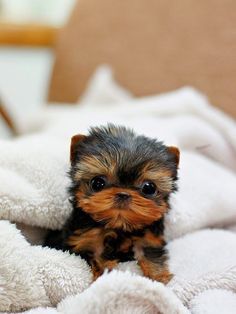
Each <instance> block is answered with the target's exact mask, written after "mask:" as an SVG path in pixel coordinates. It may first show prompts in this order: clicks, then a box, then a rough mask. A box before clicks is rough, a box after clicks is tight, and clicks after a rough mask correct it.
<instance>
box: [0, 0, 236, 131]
mask: <svg viewBox="0 0 236 314" xmlns="http://www.w3.org/2000/svg"><path fill="white" fill-rule="evenodd" d="M235 50H236V3H235V1H233V0H224V1H220V0H216V1H214V3H213V2H212V1H210V0H206V1H201V2H196V1H194V0H182V1H181V2H176V1H162V0H148V1H146V0H126V1H122V2H121V1H117V0H79V1H76V0H34V1H32V0H0V137H8V136H11V135H14V134H17V127H16V126H15V125H14V121H17V119H18V118H20V117H22V116H23V115H25V114H26V112H27V114H28V113H30V112H34V111H35V110H36V109H37V108H39V107H40V106H42V105H43V104H46V103H55V102H56V103H66V104H73V103H76V102H77V101H78V99H79V97H80V95H81V94H82V93H83V91H84V90H85V88H86V84H87V82H88V80H89V78H90V77H91V75H92V73H93V72H94V71H95V69H96V68H97V66H99V65H100V64H109V65H111V67H112V68H113V70H114V74H115V78H116V80H117V81H118V82H119V83H120V84H121V85H122V86H124V87H125V88H126V89H128V90H129V91H131V92H132V94H134V95H135V96H147V95H152V94H156V93H162V92H168V91H171V90H175V89H177V88H179V87H182V86H186V85H187V86H193V87H195V88H197V89H199V90H200V91H202V92H203V93H205V94H206V95H207V96H208V97H209V99H210V102H211V103H212V104H213V105H216V106H217V107H219V108H221V109H223V110H224V111H225V112H227V113H228V114H230V115H231V116H232V117H235V116H236V105H235V98H236V87H235V80H236V51H235Z"/></svg>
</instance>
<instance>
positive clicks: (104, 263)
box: [91, 259, 118, 281]
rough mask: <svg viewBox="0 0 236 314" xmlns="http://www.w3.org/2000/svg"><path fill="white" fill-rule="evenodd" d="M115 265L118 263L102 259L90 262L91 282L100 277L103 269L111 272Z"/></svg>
mask: <svg viewBox="0 0 236 314" xmlns="http://www.w3.org/2000/svg"><path fill="white" fill-rule="evenodd" d="M117 263H118V261H117V260H103V259H96V260H93V261H92V262H91V268H92V272H93V280H94V281H95V280H96V279H97V278H98V277H100V276H101V275H102V274H103V272H104V270H105V269H107V270H108V271H111V270H112V269H113V268H114V267H115V266H116V265H117Z"/></svg>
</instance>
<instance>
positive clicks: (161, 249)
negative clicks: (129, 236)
mask: <svg viewBox="0 0 236 314" xmlns="http://www.w3.org/2000/svg"><path fill="white" fill-rule="evenodd" d="M134 253H135V258H136V260H137V261H138V264H139V266H140V267H141V269H142V271H143V274H144V275H145V276H146V277H148V278H151V279H153V280H157V281H160V282H162V283H164V284H167V283H168V282H169V281H170V280H171V278H172V274H171V273H170V271H169V268H168V265H167V261H168V256H167V254H166V250H165V242H164V240H163V239H162V238H161V237H157V236H155V235H153V234H150V233H149V234H145V236H144V237H143V238H139V239H136V240H135V241H134Z"/></svg>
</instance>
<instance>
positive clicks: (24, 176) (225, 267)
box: [0, 69, 236, 314]
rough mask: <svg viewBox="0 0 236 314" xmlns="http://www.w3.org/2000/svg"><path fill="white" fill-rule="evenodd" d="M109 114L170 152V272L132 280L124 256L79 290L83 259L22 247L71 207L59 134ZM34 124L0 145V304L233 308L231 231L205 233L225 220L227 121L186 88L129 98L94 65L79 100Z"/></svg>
mask: <svg viewBox="0 0 236 314" xmlns="http://www.w3.org/2000/svg"><path fill="white" fill-rule="evenodd" d="M31 121H32V119H31ZM108 121H109V122H113V123H119V124H123V125H127V126H131V127H133V128H134V129H135V131H136V132H137V133H141V134H146V135H148V136H151V137H157V138H158V139H161V140H164V142H165V143H166V144H168V145H176V146H178V147H179V148H180V149H181V162H180V170H179V177H180V179H179V192H178V193H176V194H175V195H174V196H173V197H172V199H171V204H172V210H171V211H170V212H169V214H168V215H167V217H166V228H165V230H166V238H167V240H168V241H169V244H168V250H169V255H170V261H169V264H170V270H171V272H172V273H173V274H174V275H175V276H174V278H173V279H172V281H171V282H170V283H169V285H168V286H167V287H166V286H164V285H162V284H161V283H158V282H152V281H151V280H149V279H147V278H144V277H142V276H140V275H141V273H140V270H139V269H138V267H137V265H136V263H134V262H130V263H125V264H121V265H119V270H116V271H113V272H111V273H109V274H105V275H103V276H102V277H101V278H99V279H98V280H97V281H96V282H95V283H93V284H92V285H91V286H90V283H91V273H90V269H89V267H88V265H87V264H86V263H85V261H83V260H81V259H80V258H79V257H75V256H73V255H69V254H67V253H63V252H60V251H55V250H51V249H47V248H42V247H41V246H39V245H36V246H35V245H34V246H33V245H31V244H30V243H29V242H31V243H33V244H39V243H40V242H41V241H42V238H43V235H44V230H45V229H46V228H50V229H57V228H61V227H62V225H63V223H64V222H65V220H66V219H67V217H68V216H69V214H70V211H71V208H70V205H69V202H68V199H67V194H66V187H67V186H68V183H69V182H68V177H67V176H66V171H67V170H68V167H69V145H70V137H71V136H72V135H74V134H76V133H86V132H87V129H88V127H89V126H92V125H101V124H104V123H106V122H108ZM34 123H36V124H37V127H40V131H38V132H37V133H34V134H31V135H24V136H21V137H19V138H18V139H15V140H12V141H3V140H1V141H0V151H1V154H0V182H1V184H0V219H2V221H0V311H2V312H4V311H7V312H10V311H12V312H16V311H23V310H26V309H30V308H35V307H40V308H38V309H33V310H30V312H29V313H35V314H36V313H41V312H42V313H57V312H60V313H65V314H73V313H85V314H86V313H91V314H92V313H140V314H141V313H168V314H170V313H196V314H197V313H214V314H217V313H235V305H236V294H235V292H236V251H235V247H236V234H235V233H234V232H233V231H226V230H217V229H209V228H218V229H219V228H221V229H223V228H224V229H226V228H227V229H232V230H234V229H235V228H234V225H236V193H235V188H236V175H235V170H236V125H235V122H234V121H233V120H232V119H230V118H229V117H227V116H226V115H224V114H223V113H222V112H220V111H218V110H217V109H215V108H213V107H211V106H210V105H209V104H208V101H207V99H206V98H205V97H204V96H202V95H201V94H200V93H198V92H197V91H195V90H193V89H191V88H184V89H180V90H178V91H175V92H172V93H168V94H165V95H160V96H151V97H146V98H142V99H135V98H132V96H131V95H130V94H129V93H127V92H126V91H124V90H122V89H121V88H120V87H119V86H117V85H116V84H115V83H114V82H113V81H112V78H111V74H110V72H109V70H107V69H101V70H99V71H98V73H97V74H96V75H95V77H94V78H93V79H92V81H91V83H90V86H89V88H88V90H87V92H86V93H85V95H84V97H83V99H82V104H81V105H80V106H78V107H75V108H68V107H67V108H66V107H58V108H55V107H54V108H51V109H48V108H45V109H44V110H43V111H42V112H41V113H39V114H38V115H37V117H35V120H34ZM24 128H29V125H27V126H24ZM22 129H23V127H22ZM6 220H9V221H11V222H15V223H17V226H18V228H19V229H21V232H20V231H19V230H18V229H17V228H16V227H15V225H13V224H10V223H9V222H8V221H6ZM201 229H203V230H201ZM22 233H23V234H24V235H25V237H26V239H27V240H28V241H29V242H27V241H26V239H25V238H24V236H23V235H22ZM124 271H125V272H124ZM131 272H132V273H133V274H132V273H131ZM219 300H220V301H219ZM46 307H50V308H46Z"/></svg>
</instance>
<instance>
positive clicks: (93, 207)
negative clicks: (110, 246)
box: [78, 187, 168, 231]
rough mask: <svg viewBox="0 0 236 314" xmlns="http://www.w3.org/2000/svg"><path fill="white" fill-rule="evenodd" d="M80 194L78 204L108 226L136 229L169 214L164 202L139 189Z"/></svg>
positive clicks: (110, 189)
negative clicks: (89, 194) (87, 195)
mask: <svg viewBox="0 0 236 314" xmlns="http://www.w3.org/2000/svg"><path fill="white" fill-rule="evenodd" d="M78 196H79V197H78V198H79V206H80V207H82V209H83V211H84V212H86V213H88V214H89V215H90V216H91V217H92V218H93V219H94V220H95V221H97V222H101V223H103V224H104V225H105V228H111V229H123V230H124V231H133V230H138V229H142V228H143V227H144V226H147V225H150V224H151V223H153V222H154V221H157V220H159V219H160V218H162V217H163V215H164V213H166V211H167V209H168V206H167V204H166V203H165V202H160V204H158V205H157V204H156V203H155V202H154V201H153V200H151V199H147V198H144V197H143V196H141V195H140V194H139V193H138V191H134V190H131V189H122V188H114V187H113V188H109V189H105V190H103V191H101V192H98V193H96V194H94V195H92V196H90V197H81V194H80V195H78Z"/></svg>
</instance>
